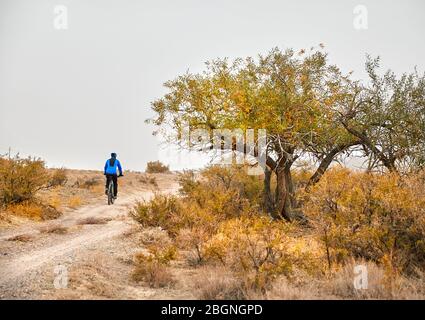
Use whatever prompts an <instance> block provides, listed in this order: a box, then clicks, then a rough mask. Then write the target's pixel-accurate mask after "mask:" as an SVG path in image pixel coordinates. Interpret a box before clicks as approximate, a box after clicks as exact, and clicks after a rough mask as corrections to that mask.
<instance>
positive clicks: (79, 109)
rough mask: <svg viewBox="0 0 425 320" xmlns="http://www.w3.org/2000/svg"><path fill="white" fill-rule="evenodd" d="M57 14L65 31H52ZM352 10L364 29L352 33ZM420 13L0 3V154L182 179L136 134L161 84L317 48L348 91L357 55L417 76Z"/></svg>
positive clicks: (81, 0)
mask: <svg viewBox="0 0 425 320" xmlns="http://www.w3.org/2000/svg"><path fill="white" fill-rule="evenodd" d="M58 5H65V6H66V8H67V13H68V29H66V30H57V29H55V27H54V26H55V25H54V21H55V20H54V19H55V17H57V14H56V15H55V13H54V8H55V6H58ZM358 5H365V6H366V8H367V10H368V28H367V29H361V30H358V29H356V28H355V27H354V25H353V19H354V18H355V16H356V14H354V12H353V10H354V8H355V7H356V6H358ZM424 13H425V2H424V1H422V0H417V1H414V0H410V1H406V0H395V1H377V0H366V1H361V2H359V1H342V0H334V1H331V0H328V1H325V0H322V1H313V0H312V1H302V0H296V1H295V0H294V1H283V0H276V1H272V0H262V1H247V0H233V1H231V0H219V1H217V0H214V1H213V0H208V1H206V0H204V1H201V0H167V1H165V0H159V1H158V0H155V1H143V0H67V1H66V0H61V1H59V0H54V1H51V0H0V153H4V152H6V151H7V150H8V148H9V147H11V148H12V151H13V152H18V151H19V152H21V154H23V155H28V154H30V155H36V156H40V157H42V158H44V159H45V160H46V161H47V163H48V165H50V166H66V167H68V168H87V169H90V168H91V169H99V168H101V167H102V165H103V163H104V160H105V159H106V158H107V156H108V155H109V153H110V152H111V151H115V152H117V153H118V154H119V158H120V159H121V162H122V163H123V166H124V167H125V168H126V169H133V170H142V169H144V167H145V164H146V162H147V161H149V160H156V159H160V160H162V161H163V162H168V163H170V164H171V166H172V168H173V169H181V168H183V167H190V166H193V165H196V163H199V161H196V160H197V158H196V157H195V158H193V157H192V158H188V157H186V156H183V157H180V159H178V158H176V157H174V159H171V158H170V159H167V156H169V155H170V154H172V152H167V151H166V150H163V151H160V150H159V148H158V143H157V139H156V138H155V137H153V136H152V135H151V132H152V127H150V126H149V125H147V124H145V123H144V120H145V119H146V118H148V117H150V116H152V113H151V111H150V102H151V101H153V100H155V99H156V98H159V97H160V96H161V95H162V94H164V92H165V91H164V88H163V87H162V84H163V83H164V82H165V81H167V80H169V79H172V78H174V77H176V76H177V75H179V74H182V73H184V72H186V71H187V70H189V71H193V72H196V71H201V70H202V69H203V67H204V62H205V61H206V60H209V59H213V58H217V57H230V58H234V57H245V56H256V55H257V54H259V53H267V51H269V50H270V49H271V48H273V47H276V46H278V47H281V48H283V49H284V48H288V47H291V48H294V49H297V50H298V49H301V48H310V47H311V46H317V45H318V44H319V43H324V44H325V46H326V51H328V52H329V54H330V61H331V62H332V63H335V64H337V65H339V66H340V67H341V68H342V69H343V70H344V71H351V70H353V71H354V77H356V78H359V79H362V78H364V76H365V73H364V62H365V54H366V53H369V54H371V55H373V56H376V55H380V56H381V57H382V65H383V66H384V67H385V68H391V69H393V70H394V71H396V72H397V73H401V72H403V71H412V70H413V68H414V67H415V66H417V67H418V69H419V70H420V71H423V70H424V67H425V63H424V57H425V43H424V42H425V37H424V31H425V19H424Z"/></svg>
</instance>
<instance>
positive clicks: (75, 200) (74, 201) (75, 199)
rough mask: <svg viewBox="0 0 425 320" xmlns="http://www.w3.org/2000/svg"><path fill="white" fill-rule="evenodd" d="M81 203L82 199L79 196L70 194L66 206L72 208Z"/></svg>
mask: <svg viewBox="0 0 425 320" xmlns="http://www.w3.org/2000/svg"><path fill="white" fill-rule="evenodd" d="M81 203H82V201H81V198H80V197H79V196H72V197H70V198H69V199H68V206H69V207H70V208H73V209H75V208H77V207H79V206H81Z"/></svg>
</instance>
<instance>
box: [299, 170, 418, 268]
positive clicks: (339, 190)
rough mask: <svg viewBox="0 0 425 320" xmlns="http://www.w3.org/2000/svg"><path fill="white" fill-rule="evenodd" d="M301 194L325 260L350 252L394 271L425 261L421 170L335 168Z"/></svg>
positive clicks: (341, 257) (337, 259) (336, 259)
mask: <svg viewBox="0 0 425 320" xmlns="http://www.w3.org/2000/svg"><path fill="white" fill-rule="evenodd" d="M303 197H304V205H303V210H304V212H305V213H306V214H307V216H308V217H309V218H310V221H311V222H312V224H313V225H314V226H315V228H316V230H318V232H319V233H320V235H321V240H322V242H323V244H324V247H325V250H326V251H327V257H328V263H329V265H331V264H332V263H334V262H336V263H340V262H344V260H346V259H349V258H351V257H354V258H363V259H366V260H371V261H374V262H377V263H382V264H384V263H385V264H387V265H388V266H389V267H390V268H395V269H397V270H398V271H409V270H412V269H413V268H415V267H419V266H421V267H423V266H424V265H425V209H424V208H425V188H424V185H423V179H422V177H421V175H416V176H415V177H402V176H399V175H396V174H384V175H382V174H371V173H364V172H353V171H350V170H348V169H341V168H334V169H332V170H331V171H329V172H327V173H326V174H325V176H324V177H323V179H322V180H321V181H320V182H319V183H318V184H317V185H316V186H315V187H313V188H312V189H311V190H310V192H308V193H307V194H305V195H304V196H303Z"/></svg>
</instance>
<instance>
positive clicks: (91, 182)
mask: <svg viewBox="0 0 425 320" xmlns="http://www.w3.org/2000/svg"><path fill="white" fill-rule="evenodd" d="M101 184H103V181H102V180H101V179H99V178H98V177H93V178H88V179H86V180H84V181H83V182H81V183H80V188H85V189H91V188H93V187H95V186H97V185H101Z"/></svg>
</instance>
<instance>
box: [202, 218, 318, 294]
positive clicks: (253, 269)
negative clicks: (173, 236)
mask: <svg viewBox="0 0 425 320" xmlns="http://www.w3.org/2000/svg"><path fill="white" fill-rule="evenodd" d="M294 239H296V237H295V234H294V233H293V226H292V225H290V224H288V223H286V222H284V221H272V220H270V219H269V218H268V217H265V216H262V217H258V216H257V217H245V216H242V217H239V218H234V219H229V220H226V221H224V222H222V223H221V224H220V227H219V229H218V231H217V233H216V234H215V235H214V236H212V237H211V239H210V240H209V241H208V242H207V243H206V245H205V246H204V250H205V253H204V254H205V257H206V259H212V260H217V261H219V262H220V263H221V264H222V265H223V266H227V267H229V268H230V269H231V270H233V271H234V272H235V274H236V275H238V276H239V277H242V278H243V279H244V281H245V284H246V288H247V290H249V289H252V290H260V291H264V290H266V289H267V288H268V287H269V286H270V284H271V283H272V281H273V280H274V279H275V278H276V277H277V276H279V275H286V276H288V277H291V276H292V275H293V272H294V270H295V269H301V270H304V271H306V272H311V273H315V272H317V271H319V272H320V271H321V264H320V263H318V261H317V259H316V257H315V256H314V255H313V254H312V253H311V252H310V250H309V248H308V246H306V245H305V246H304V247H303V248H302V247H301V246H300V242H298V243H295V241H294Z"/></svg>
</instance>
